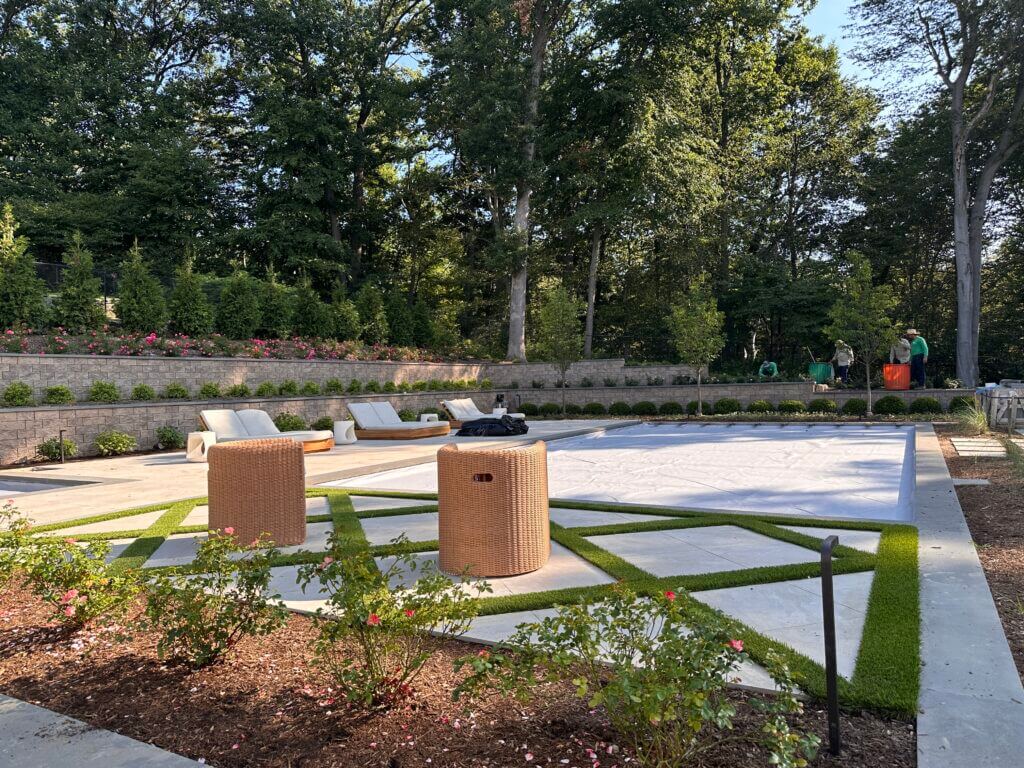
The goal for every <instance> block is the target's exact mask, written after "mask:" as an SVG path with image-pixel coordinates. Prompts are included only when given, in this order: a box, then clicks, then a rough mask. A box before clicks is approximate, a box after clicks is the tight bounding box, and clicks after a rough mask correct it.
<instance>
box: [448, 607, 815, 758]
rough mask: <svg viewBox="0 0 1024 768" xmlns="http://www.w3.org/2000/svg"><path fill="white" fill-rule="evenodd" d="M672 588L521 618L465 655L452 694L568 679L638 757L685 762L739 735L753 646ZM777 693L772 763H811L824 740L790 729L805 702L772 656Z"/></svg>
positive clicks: (769, 711)
mask: <svg viewBox="0 0 1024 768" xmlns="http://www.w3.org/2000/svg"><path fill="white" fill-rule="evenodd" d="M683 619H684V616H683V611H682V608H681V605H680V600H678V599H677V596H676V594H675V593H674V592H665V593H663V594H662V595H660V596H658V597H656V598H648V597H642V598H641V597H638V596H637V595H635V594H634V593H632V592H630V591H628V590H619V591H617V592H616V593H615V594H614V595H613V596H612V597H610V598H609V599H607V600H604V601H602V602H599V603H594V604H581V605H570V606H566V607H563V608H561V609H559V612H558V614H557V615H556V616H553V617H550V618H546V619H544V620H543V621H540V622H537V623H530V624H522V625H520V626H519V627H518V628H517V629H516V632H515V634H513V636H512V637H511V638H509V640H508V641H507V642H506V643H505V644H503V645H501V646H499V647H497V648H495V649H494V650H493V651H481V652H479V653H476V654H473V655H470V656H466V657H464V658H462V659H460V660H459V661H458V663H457V666H458V667H459V668H460V669H465V670H468V673H469V674H468V675H467V677H466V678H465V679H464V680H463V682H462V683H460V685H459V686H458V688H457V689H456V691H455V697H456V698H458V697H460V696H462V695H476V694H478V693H481V692H484V691H500V692H503V693H511V694H515V695H517V696H519V697H521V698H528V697H529V696H531V695H533V693H534V692H535V690H536V686H537V684H538V683H539V682H542V681H551V680H562V681H568V682H572V683H573V685H574V686H575V687H576V693H577V695H578V696H579V697H580V698H582V699H584V700H585V701H586V702H587V704H588V706H590V707H594V708H597V707H602V708H603V709H604V712H605V714H606V715H607V717H608V719H609V721H610V722H611V724H612V727H613V728H614V729H615V730H616V731H617V732H618V734H619V736H620V738H622V739H623V740H624V741H626V742H627V743H628V744H629V745H630V746H631V747H632V749H633V750H634V751H635V752H636V756H637V759H638V762H639V764H640V765H643V766H657V767H659V768H660V767H661V766H668V765H689V764H690V763H691V761H695V760H696V757H697V756H698V755H699V754H700V753H702V752H704V751H706V750H708V749H710V748H713V747H714V746H715V744H716V743H718V742H719V741H722V740H724V739H729V740H733V739H735V738H736V736H734V735H732V734H731V733H730V734H729V735H728V736H726V735H725V734H726V733H727V732H729V731H731V728H732V721H733V718H734V717H735V715H736V707H735V706H734V704H733V703H732V701H731V700H730V698H729V697H728V696H727V695H726V685H727V683H728V681H729V679H730V678H731V677H732V676H733V674H734V673H735V672H736V671H737V668H738V667H739V665H740V663H742V662H743V661H746V659H747V655H746V653H745V652H744V650H743V643H742V641H741V640H739V639H737V638H733V637H730V635H729V634H728V633H727V632H726V631H725V630H724V629H723V628H721V627H718V626H715V625H714V624H711V623H706V622H702V621H698V620H696V617H693V616H688V617H687V620H686V621H685V622H684V620H683ZM770 666H771V667H772V669H770V671H771V672H772V674H773V676H774V677H775V679H776V681H777V683H778V684H779V688H780V694H779V695H778V696H777V697H775V698H774V699H770V700H768V701H767V703H764V704H763V706H762V710H763V714H764V716H765V723H764V727H763V728H762V734H763V741H764V744H765V746H766V747H767V748H768V750H769V752H770V754H771V757H770V760H769V762H770V764H771V765H776V766H782V767H783V768H799V767H800V766H805V765H807V759H806V758H813V755H814V753H815V750H816V749H817V745H818V739H817V737H815V736H805V735H802V734H796V733H793V732H791V731H790V729H789V726H788V723H787V721H786V719H785V716H786V715H787V714H792V713H796V712H800V711H801V709H802V705H801V703H800V701H799V700H798V699H797V698H796V697H795V695H794V693H793V686H792V683H791V682H790V681H789V673H788V672H787V671H786V670H785V667H784V666H783V665H781V664H779V663H778V662H775V661H773V662H771V663H770Z"/></svg>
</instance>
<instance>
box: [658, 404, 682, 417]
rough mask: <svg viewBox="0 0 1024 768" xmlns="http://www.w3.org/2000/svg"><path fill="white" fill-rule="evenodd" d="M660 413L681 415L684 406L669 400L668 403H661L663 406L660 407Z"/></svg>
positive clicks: (663, 414)
mask: <svg viewBox="0 0 1024 768" xmlns="http://www.w3.org/2000/svg"><path fill="white" fill-rule="evenodd" d="M658 413H660V414H661V415H662V416H679V415H681V414H682V413H683V406H682V405H680V404H679V403H676V402H673V401H671V400H669V401H668V402H667V403H662V404H661V407H659V408H658Z"/></svg>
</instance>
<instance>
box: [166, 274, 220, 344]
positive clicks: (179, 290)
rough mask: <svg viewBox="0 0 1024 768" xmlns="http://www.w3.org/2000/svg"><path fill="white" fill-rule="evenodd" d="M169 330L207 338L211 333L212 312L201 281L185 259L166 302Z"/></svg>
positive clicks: (175, 276)
mask: <svg viewBox="0 0 1024 768" xmlns="http://www.w3.org/2000/svg"><path fill="white" fill-rule="evenodd" d="M167 308H168V312H169V315H170V322H169V325H170V328H171V330H172V331H174V332H175V333H180V334H183V335H185V336H207V335H209V334H210V333H211V332H212V331H213V310H212V309H211V308H210V301H209V299H208V298H207V297H206V291H204V290H203V280H202V278H201V277H199V275H197V274H195V273H194V272H193V271H192V263H191V260H190V259H186V260H185V263H184V264H182V266H180V267H179V268H178V270H177V271H176V272H175V275H174V286H173V287H172V288H171V295H170V299H169V300H168V302H167Z"/></svg>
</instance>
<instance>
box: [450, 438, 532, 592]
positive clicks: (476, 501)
mask: <svg viewBox="0 0 1024 768" xmlns="http://www.w3.org/2000/svg"><path fill="white" fill-rule="evenodd" d="M547 455H548V451H547V446H546V445H545V444H544V443H543V442H536V443H534V444H533V445H529V446H525V447H521V448H507V449H498V450H488V449H468V450H466V449H463V450H459V447H458V446H457V445H446V446H445V447H443V448H442V449H441V450H440V451H438V452H437V491H438V493H437V502H438V528H439V543H440V564H441V570H442V571H444V572H446V573H453V574H461V573H463V572H466V573H468V574H469V575H471V576H514V575H516V574H519V573H529V572H530V571H536V570H537V569H538V568H541V567H542V566H543V565H544V564H545V563H546V562H547V561H548V557H549V555H550V554H551V535H550V522H549V519H548V464H547Z"/></svg>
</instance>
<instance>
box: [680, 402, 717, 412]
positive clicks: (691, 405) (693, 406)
mask: <svg viewBox="0 0 1024 768" xmlns="http://www.w3.org/2000/svg"><path fill="white" fill-rule="evenodd" d="M701 402H702V405H703V407H702V408H701V411H703V412H704V415H705V416H708V415H710V414H712V413H714V412H715V409H714V406H712V405H711V403H709V402H708V401H707V400H703V401H701ZM686 412H687V413H688V414H689V415H690V416H696V415H697V401H696V400H691V401H690V402H688V403H687V404H686Z"/></svg>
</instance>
